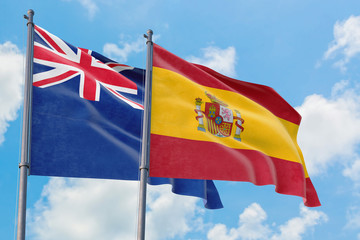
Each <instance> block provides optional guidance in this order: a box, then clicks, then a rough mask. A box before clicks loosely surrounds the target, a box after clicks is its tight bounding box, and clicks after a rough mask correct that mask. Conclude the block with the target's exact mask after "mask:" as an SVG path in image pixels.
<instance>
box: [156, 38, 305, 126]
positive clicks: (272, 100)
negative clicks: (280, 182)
mask: <svg viewBox="0 0 360 240" xmlns="http://www.w3.org/2000/svg"><path fill="white" fill-rule="evenodd" d="M153 66H155V67H159V68H164V69H168V70H170V71H173V72H176V73H178V74H181V75H183V76H185V77H186V78H188V79H191V80H192V81H194V82H196V83H198V84H200V85H203V86H206V87H212V88H218V89H223V90H227V91H232V92H237V93H239V94H241V95H243V96H245V97H247V98H250V99H251V100H253V101H254V102H256V103H258V104H259V105H261V106H263V107H265V108H266V109H268V110H269V111H271V112H272V113H273V114H274V115H276V116H277V117H280V118H282V119H285V120H287V121H290V122H292V123H295V124H298V125H299V124H300V121H301V116H300V114H299V113H298V112H296V110H295V109H294V108H293V107H291V106H290V105H289V104H288V103H287V102H286V101H285V100H284V99H283V98H282V97H281V96H280V95H279V94H278V93H277V92H275V90H274V89H272V88H270V87H267V86H264V85H259V84H254V83H249V82H244V81H240V80H236V79H232V78H229V77H226V76H224V75H221V74H220V73H217V72H215V71H213V70H211V69H209V68H207V67H204V66H201V65H198V64H192V63H189V62H187V61H185V60H183V59H181V58H179V57H177V56H176V55H174V54H172V53H170V52H168V51H167V50H165V49H164V48H162V47H160V46H159V45H156V44H154V58H153Z"/></svg>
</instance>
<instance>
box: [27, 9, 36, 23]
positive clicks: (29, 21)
mask: <svg viewBox="0 0 360 240" xmlns="http://www.w3.org/2000/svg"><path fill="white" fill-rule="evenodd" d="M27 13H28V15H24V18H25V19H26V20H28V22H27V25H28V24H34V22H33V17H34V15H35V12H34V10H32V9H29V10H28V11H27Z"/></svg>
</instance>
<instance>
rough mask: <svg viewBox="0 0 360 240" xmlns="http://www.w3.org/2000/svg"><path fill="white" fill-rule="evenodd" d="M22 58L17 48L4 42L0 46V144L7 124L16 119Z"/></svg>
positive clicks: (20, 85) (21, 79)
mask: <svg viewBox="0 0 360 240" xmlns="http://www.w3.org/2000/svg"><path fill="white" fill-rule="evenodd" d="M23 66H24V57H23V55H22V54H21V53H20V50H19V49H18V47H17V46H16V45H15V44H13V43H11V42H5V43H3V44H0V103H1V104H0V144H1V143H2V142H4V140H5V139H4V134H5V132H6V130H7V128H8V126H9V122H10V121H13V120H15V119H16V118H17V111H18V110H19V108H20V105H21V101H22V85H23V80H24V76H23V72H24V70H23V69H24V67H23Z"/></svg>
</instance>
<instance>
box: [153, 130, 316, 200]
mask: <svg viewBox="0 0 360 240" xmlns="http://www.w3.org/2000/svg"><path fill="white" fill-rule="evenodd" d="M150 142H151V147H150V149H151V152H150V176H152V177H165V178H167V177H169V178H170V177H171V178H188V179H211V180H230V181H246V182H252V183H254V184H255V185H269V184H273V185H275V186H276V188H275V191H276V192H278V193H281V194H288V195H295V196H301V197H303V198H304V199H306V200H305V205H306V206H319V205H320V202H319V200H318V197H317V194H316V191H315V188H314V187H313V186H312V184H311V181H310V179H308V180H307V179H305V175H304V170H303V166H302V165H301V164H300V163H296V162H291V161H286V160H282V159H278V158H274V157H269V156H267V155H264V154H263V153H261V152H258V151H254V150H241V149H232V148H229V147H225V146H223V145H221V144H218V143H214V142H202V141H195V140H189V139H181V138H174V137H167V136H161V135H156V134H152V135H151V141H150ZM169 149H171V151H169Z"/></svg>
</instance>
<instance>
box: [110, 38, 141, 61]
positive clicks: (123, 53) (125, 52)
mask: <svg viewBox="0 0 360 240" xmlns="http://www.w3.org/2000/svg"><path fill="white" fill-rule="evenodd" d="M120 45H122V47H121V48H120V47H118V45H117V44H114V43H106V44H105V45H104V48H103V52H104V54H105V55H106V56H107V57H109V58H112V59H114V60H117V61H118V62H120V63H125V62H126V61H127V60H128V56H129V55H130V54H131V53H134V52H135V53H139V52H143V51H145V49H146V44H145V39H144V38H138V39H137V40H136V41H134V42H130V43H127V42H123V41H121V42H120Z"/></svg>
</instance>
